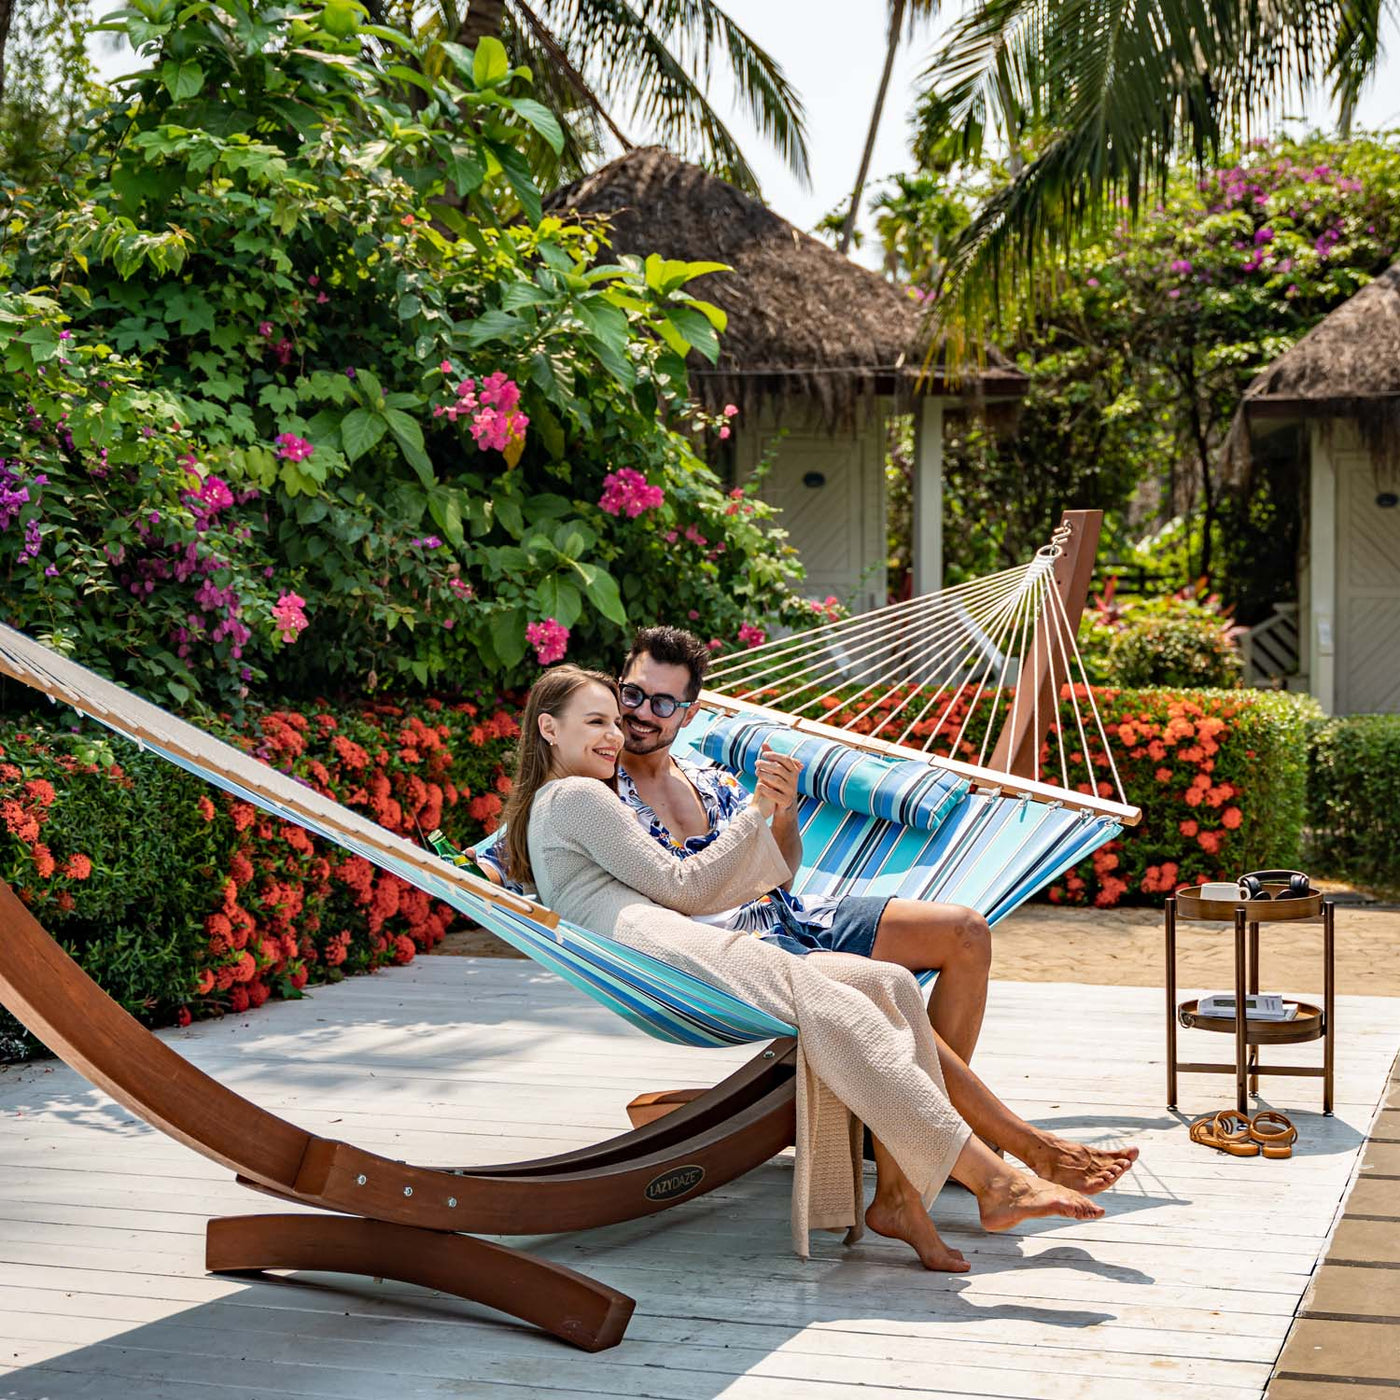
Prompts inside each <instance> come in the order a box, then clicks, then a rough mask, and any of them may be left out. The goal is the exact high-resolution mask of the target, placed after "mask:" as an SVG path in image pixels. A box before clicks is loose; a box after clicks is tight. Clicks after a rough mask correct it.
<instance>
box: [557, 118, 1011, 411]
mask: <svg viewBox="0 0 1400 1400" xmlns="http://www.w3.org/2000/svg"><path fill="white" fill-rule="evenodd" d="M548 207H549V208H550V209H551V210H553V211H555V212H562V211H566V210H567V211H569V212H572V213H575V214H581V215H599V216H604V217H606V218H607V219H608V220H609V222H610V224H611V230H612V231H611V234H610V238H611V242H612V246H613V250H614V252H616V253H637V254H648V253H659V254H661V255H662V256H663V257H667V258H677V259H683V260H685V261H687V262H701V261H705V262H722V263H727V264H728V265H729V267H730V268H731V269H732V271H729V272H717V273H711V274H709V275H708V276H705V277H703V278H700V279H698V280H697V281H696V283H695V284H694V288H693V290H694V291H695V294H696V295H697V296H700V297H703V298H705V299H706V300H709V301H712V302H714V303H715V304H716V305H717V306H719V307H722V308H723V309H724V311H725V312H726V313H727V314H728V317H729V326H728V329H727V330H726V331H725V333H724V334H723V336H721V338H720V360H719V364H718V365H717V366H711V365H709V363H708V362H707V361H704V360H703V359H700V358H699V357H697V356H694V355H692V357H691V358H692V364H693V383H694V385H695V387H696V390H697V391H698V393H699V394H700V395H701V397H702V398H703V399H704V400H705V401H706V402H707V403H708V404H710V405H712V406H713V405H719V404H722V403H725V402H728V401H733V402H736V403H740V404H744V405H745V406H746V407H752V406H756V405H757V404H758V403H760V402H768V403H770V404H771V403H773V402H774V401H779V402H780V401H781V400H783V399H789V398H805V399H809V400H812V401H815V402H816V403H818V404H820V405H821V408H822V411H823V413H824V415H825V417H826V418H827V420H828V421H829V422H835V421H837V420H841V421H848V420H849V419H850V418H851V417H852V416H853V410H854V409H855V408H856V407H857V406H858V405H859V404H860V403H861V402H862V401H869V400H873V399H874V398H877V397H879V398H886V399H889V398H894V399H896V400H897V401H902V402H903V404H904V405H905V406H907V405H908V403H909V402H911V401H912V399H913V397H914V396H915V395H920V394H936V395H941V396H949V395H956V396H958V397H959V398H961V399H964V400H966V401H968V402H969V403H975V402H976V401H977V400H979V399H980V400H986V399H1008V398H1010V399H1018V398H1020V397H1021V396H1022V395H1023V394H1024V393H1025V390H1026V377H1025V376H1024V375H1023V374H1021V373H1020V372H1019V371H1018V370H1016V369H1015V368H1014V367H1012V366H1010V365H1008V364H1007V363H1006V361H1005V360H1003V359H1001V358H1000V357H996V358H992V359H991V362H990V363H989V364H988V365H986V366H985V367H983V368H981V369H980V370H976V369H974V370H969V371H968V372H967V373H966V374H965V375H963V376H962V377H961V379H959V380H957V381H952V380H950V378H949V376H947V375H945V374H944V373H943V372H942V371H941V370H940V369H934V371H933V372H932V373H931V374H928V375H921V369H922V366H923V364H924V361H925V358H926V355H927V352H928V348H929V343H930V333H929V329H928V326H927V318H926V317H925V316H924V315H923V314H922V312H921V311H920V309H919V307H918V304H917V303H916V302H915V301H914V300H913V299H912V298H911V297H909V296H908V295H907V294H906V293H904V292H901V291H899V290H897V289H896V288H895V287H893V286H891V285H890V284H889V283H888V282H887V281H885V279H884V278H883V277H880V276H879V275H878V274H876V273H874V272H871V271H870V270H869V269H867V268H864V267H861V266H859V265H858V264H857V263H853V262H851V261H850V260H849V259H848V258H845V257H843V256H842V255H841V254H839V253H837V252H836V251H834V250H833V249H832V248H830V247H828V246H827V245H826V244H825V243H821V242H819V241H818V240H817V239H815V238H812V237H811V236H810V235H808V234H805V233H803V232H801V230H799V229H797V228H795V227H794V226H793V225H792V224H790V223H788V222H787V220H786V219H783V218H780V217H779V216H778V215H777V214H775V213H773V211H772V210H771V209H767V208H765V207H764V206H763V205H762V204H761V203H759V202H758V201H757V200H756V199H753V198H752V197H750V196H749V195H746V194H743V193H741V192H740V191H739V190H737V189H735V188H734V187H733V186H732V185H729V184H726V183H725V182H724V181H723V180H720V179H718V178H716V177H715V176H713V175H710V174H707V173H706V172H705V171H703V170H701V169H699V168H698V167H696V166H694V165H687V164H686V163H685V162H683V161H680V160H677V159H676V157H675V156H673V155H671V154H670V153H669V152H667V151H665V150H662V149H661V148H660V147H656V146H652V147H646V148H643V149H640V150H634V151H629V152H628V153H627V154H626V155H623V156H621V157H619V158H618V159H617V160H615V161H612V162H611V163H610V164H608V165H605V166H603V167H602V169H600V170H597V171H595V172H594V173H593V174H591V175H588V176H585V177H584V178H583V179H581V180H578V181H575V182H574V183H573V184H571V185H567V186H565V187H564V188H562V189H560V190H558V191H556V192H555V193H554V194H553V195H552V196H551V197H550V199H549V201H548Z"/></svg>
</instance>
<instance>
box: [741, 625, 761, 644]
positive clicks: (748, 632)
mask: <svg viewBox="0 0 1400 1400" xmlns="http://www.w3.org/2000/svg"><path fill="white" fill-rule="evenodd" d="M739 640H740V641H741V642H742V643H743V644H744V645H745V646H746V647H761V646H762V645H763V643H764V641H765V640H766V634H765V633H764V631H763V628H761V627H752V626H750V625H749V624H748V623H747V622H746V623H744V624H743V626H742V627H740V628H739Z"/></svg>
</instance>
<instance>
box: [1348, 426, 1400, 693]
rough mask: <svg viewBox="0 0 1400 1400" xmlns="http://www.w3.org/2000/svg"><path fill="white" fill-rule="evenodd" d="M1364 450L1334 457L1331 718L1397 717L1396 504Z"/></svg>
mask: <svg viewBox="0 0 1400 1400" xmlns="http://www.w3.org/2000/svg"><path fill="white" fill-rule="evenodd" d="M1396 490H1397V488H1396V487H1395V486H1393V485H1391V484H1390V483H1386V484H1385V485H1380V484H1378V483H1377V480H1376V470H1375V466H1374V464H1373V462H1372V460H1371V457H1370V455H1369V454H1368V453H1364V452H1340V453H1338V454H1337V700H1336V710H1337V713H1338V714H1394V713H1397V712H1400V505H1390V506H1387V505H1383V504H1381V502H1382V501H1384V500H1386V499H1387V497H1389V498H1390V499H1393V495H1391V493H1393V492H1395V491H1396Z"/></svg>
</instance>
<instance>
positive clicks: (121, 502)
mask: <svg viewBox="0 0 1400 1400" xmlns="http://www.w3.org/2000/svg"><path fill="white" fill-rule="evenodd" d="M364 18H365V12H364V10H363V9H362V7H361V6H359V5H358V4H355V3H353V2H352V0H331V3H329V4H326V5H324V6H314V5H313V6H312V7H310V8H309V9H307V10H305V11H300V10H295V9H288V8H283V7H276V6H272V5H268V4H266V3H264V2H263V0H229V3H227V4H222V5H220V6H218V7H215V6H207V5H188V6H187V5H184V4H183V3H181V0H143V3H142V4H141V5H140V6H139V7H137V8H133V9H127V10H122V11H120V12H118V14H117V15H116V16H114V17H113V18H112V20H111V21H110V27H111V28H113V29H114V30H116V31H118V32H119V33H120V34H121V35H122V36H124V37H125V39H126V40H127V41H128V42H129V43H130V44H131V46H132V48H133V49H134V50H135V52H136V53H137V54H138V55H139V56H140V59H141V60H142V61H143V62H145V63H146V64H147V65H148V66H147V67H146V68H145V69H144V70H143V71H141V72H139V73H137V74H135V75H134V76H133V77H131V78H129V79H126V80H123V82H122V83H121V84H120V85H119V86H118V88H117V89H116V90H115V91H114V93H113V94H112V97H111V100H110V101H109V102H108V103H106V104H105V105H102V106H99V107H98V108H97V109H96V110H95V111H94V112H93V113H92V115H91V117H90V118H89V120H88V121H87V122H86V123H85V125H83V126H82V127H81V129H80V130H79V132H78V133H77V136H76V145H77V149H76V150H74V151H70V152H68V153H67V154H66V155H65V157H64V164H63V168H62V170H57V169H56V170H55V171H53V172H52V178H49V179H45V180H41V181H35V182H34V184H33V185H32V186H31V187H29V188H22V187H16V186H14V185H13V184H5V183H0V285H3V286H5V287H6V288H7V290H6V291H4V292H3V293H0V333H3V337H2V338H3V340H4V341H5V344H6V347H7V348H6V350H5V351H4V352H3V353H4V359H3V361H0V399H3V400H4V401H5V402H6V403H10V402H14V403H16V404H19V405H28V407H27V408H26V411H25V412H24V413H23V414H22V415H21V416H20V419H19V421H18V422H17V423H10V422H8V421H7V422H6V423H5V424H4V429H3V432H0V458H3V459H4V467H3V469H0V470H3V473H4V475H3V476H0V483H3V484H0V585H2V586H0V595H2V596H3V601H2V602H0V616H2V617H3V618H4V619H5V620H7V621H10V622H13V623H16V624H18V625H20V626H23V627H25V628H26V629H29V630H32V631H34V632H36V633H38V634H39V635H41V636H43V637H44V638H46V639H51V640H52V641H53V642H54V643H55V644H57V645H60V646H64V647H70V648H72V649H73V650H74V651H76V652H77V654H78V655H79V657H80V659H83V660H86V661H90V662H92V663H93V664H99V665H102V666H103V667H104V668H105V669H107V670H109V671H114V672H122V671H126V672H131V671H133V670H135V672H136V673H135V674H131V675H130V676H129V678H130V679H131V680H132V681H133V682H135V683H137V684H139V685H141V686H142V688H143V689H145V690H146V691H147V692H148V693H154V694H158V695H162V696H163V698H166V699H167V700H169V699H173V700H175V701H176V702H177V703H185V702H186V699H187V697H188V698H190V699H192V700H193V701H194V702H207V703H212V704H220V703H222V704H227V703H229V701H230V699H232V700H234V701H236V700H238V699H239V698H240V693H241V691H242V690H243V688H244V687H250V686H257V685H258V684H259V682H260V679H261V677H262V675H263V674H264V673H266V675H267V677H268V680H267V687H268V688H269V689H270V690H271V693H273V694H277V695H303V696H304V695H315V694H321V693H325V692H327V691H334V692H344V691H346V690H350V691H353V692H355V693H365V692H366V691H368V692H374V691H376V690H380V689H383V688H386V687H387V688H389V689H391V690H393V691H394V692H395V693H400V692H402V691H403V690H404V689H405V688H406V687H407V688H409V689H413V690H416V691H420V692H421V691H428V692H431V693H437V692H438V691H441V690H444V689H447V688H450V687H451V686H452V685H454V684H455V683H456V682H457V678H458V677H460V676H464V675H467V676H471V677H474V678H483V679H485V680H486V681H488V682H490V683H493V684H498V685H506V684H513V683H518V682H522V681H525V680H528V679H529V677H530V676H531V675H532V674H533V673H534V671H535V669H536V668H537V666H538V664H540V662H539V657H540V655H541V653H542V652H544V653H546V654H549V655H554V654H556V653H557V652H558V651H559V650H560V648H562V649H563V651H564V653H565V654H567V655H568V656H570V657H571V658H572V659H576V660H583V661H596V660H599V659H601V658H603V657H604V656H608V655H612V654H616V652H617V651H618V649H619V647H620V646H621V645H622V643H623V641H624V637H625V635H626V628H627V626H628V624H629V622H633V621H635V620H645V621H648V622H651V621H657V620H665V621H673V622H678V623H684V622H687V621H688V622H690V623H691V624H692V625H694V626H695V627H696V628H697V630H700V631H702V632H703V633H704V634H705V635H706V637H710V636H714V637H715V638H717V639H719V640H721V641H722V642H724V643H726V644H727V643H730V642H732V641H733V640H734V639H735V638H736V637H737V634H738V629H739V627H740V626H741V625H744V624H749V625H753V626H759V627H762V626H764V625H765V624H766V623H768V622H770V621H771V620H774V619H776V618H778V617H780V616H787V615H789V614H790V615H791V619H792V620H800V619H801V617H802V616H803V614H802V612H801V610H800V607H799V605H798V603H797V601H796V599H795V598H793V596H792V595H791V593H790V591H789V589H788V587H787V583H788V580H789V579H790V578H791V577H792V576H793V574H794V563H793V559H794V556H793V553H792V551H791V550H789V549H787V548H786V546H785V545H784V543H783V539H782V537H781V535H780V534H775V533H774V532H773V531H772V530H771V528H770V527H771V524H772V512H771V510H770V509H769V508H768V507H767V506H765V505H764V504H763V503H762V502H761V501H758V500H757V499H755V498H753V497H752V496H750V495H744V496H743V498H742V499H740V500H735V499H732V498H731V497H730V496H729V495H727V494H726V492H725V491H724V490H723V489H722V487H721V484H720V482H719V481H718V479H717V478H716V477H715V475H714V474H713V473H712V472H711V471H710V470H709V468H708V467H707V466H706V464H705V460H704V456H703V451H704V447H705V444H706V443H707V442H709V441H712V440H717V439H718V438H719V437H720V436H721V435H727V434H728V432H729V427H728V423H729V416H727V415H725V414H713V415H706V414H703V413H700V412H699V411H698V410H696V409H693V408H692V407H691V405H690V404H689V401H688V397H687V381H686V369H685V359H684V357H685V355H686V354H687V353H688V352H689V351H690V350H691V349H692V348H693V349H695V350H697V351H699V352H700V353H702V354H704V355H708V356H710V357H711V358H713V357H714V356H715V355H717V353H718V343H719V342H718V335H719V333H720V332H722V330H723V326H724V316H723V313H722V312H720V311H719V310H718V309H717V308H715V307H713V306H711V305H709V304H708V303H705V302H703V301H699V300H697V299H695V298H694V297H692V296H691V295H689V294H688V292H687V291H686V286H687V284H688V282H689V281H690V279H691V278H692V277H694V276H696V275H698V274H699V273H702V272H704V271H706V270H707V269H709V268H710V267H712V266H713V265H712V264H704V263H698V264H686V263H679V262H668V261H666V260H664V259H662V258H660V257H656V256H653V257H650V258H646V259H642V258H623V259H620V260H613V259H612V258H611V257H610V255H609V253H608V250H607V247H606V228H605V226H603V225H598V224H591V225H589V226H588V227H583V226H580V225H579V224H577V223H574V222H569V221H565V220H562V219H560V218H557V217H553V216H550V217H545V216H543V214H542V212H541V200H540V192H539V190H538V188H537V187H536V185H535V182H534V178H533V176H532V173H531V170H530V168H529V165H528V163H527V159H526V155H525V152H527V151H528V150H530V149H531V148H532V143H534V144H535V145H536V146H537V145H538V143H539V142H540V141H544V142H547V143H549V144H553V145H556V146H557V145H558V143H559V141H560V140H561V139H562V138H561V136H560V133H559V130H558V127H557V124H556V123H555V120H554V118H553V117H552V116H551V115H550V113H549V112H548V111H547V110H546V109H545V108H544V107H543V106H541V105H540V104H539V103H538V102H536V101H535V100H534V99H533V98H532V97H531V96H530V91H531V88H530V82H531V79H530V74H529V72H528V70H525V69H512V68H510V67H509V65H508V63H507V60H506V57H505V50H504V49H503V48H502V46H501V45H500V43H499V42H498V41H496V40H495V39H491V38H487V39H484V40H482V42H481V44H480V45H479V46H478V48H477V49H476V50H475V51H469V50H466V49H462V48H460V47H458V46H456V45H453V44H450V43H447V44H439V45H437V46H436V50H435V53H436V54H437V60H435V62H434V63H432V64H425V63H423V62H422V58H423V56H422V55H421V54H419V53H418V52H417V51H416V50H415V49H414V47H413V44H412V42H411V41H410V40H408V39H407V38H405V37H404V36H403V35H402V34H400V33H398V32H397V31H394V30H388V29H384V28H381V27H380V26H377V25H374V24H370V23H365V22H363V21H364ZM425 74H427V75H430V76H425ZM40 478H46V480H42V481H41V479H40ZM152 491H153V492H154V493H155V496H156V498H157V501H156V503H155V504H154V508H153V509H151V510H145V509H144V508H143V506H144V498H145V496H146V494H147V493H148V492H152ZM153 515H158V517H159V518H158V519H152V516H153ZM624 561H625V566H626V567H625V569H624V568H622V567H620V566H621V564H622V563H623V562H624ZM133 587H139V589H140V592H139V594H138V593H134V592H132V589H133ZM136 604H142V605H143V606H144V607H145V608H146V610H147V613H148V615H145V616H143V617H141V618H139V619H133V617H132V611H133V607H134V606H135V605H136ZM527 629H533V632H534V635H535V636H537V637H539V636H544V637H547V638H548V641H547V643H546V645H545V646H544V647H540V646H538V645H536V646H534V647H533V648H532V645H531V643H530V641H529V638H528V636H527ZM245 633H246V634H247V635H245ZM138 651H139V653H140V655H141V657H142V660H141V662H140V664H139V666H138V665H136V664H135V663H132V662H130V661H129V660H128V659H127V658H128V657H129V656H130V655H132V654H135V653H136V652H138Z"/></svg>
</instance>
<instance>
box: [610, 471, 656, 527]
mask: <svg viewBox="0 0 1400 1400" xmlns="http://www.w3.org/2000/svg"><path fill="white" fill-rule="evenodd" d="M665 499H666V493H665V492H664V491H663V490H662V489H661V487H659V486H650V485H648V484H647V479H646V477H644V476H643V475H642V474H641V472H638V471H633V470H632V468H631V467H620V468H619V469H618V470H617V471H615V472H609V473H608V474H607V476H605V477H604V478H603V494H602V497H601V498H600V499H599V501H598V509H599V510H603V511H606V512H607V513H608V514H609V515H625V516H626V517H627V518H628V519H629V520H635V519H636V518H637V517H638V516H639V515H640V514H641V513H642V512H643V511H646V510H654V509H655V508H656V507H657V506H659V505H661V503H662V502H663V501H664V500H665Z"/></svg>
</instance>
